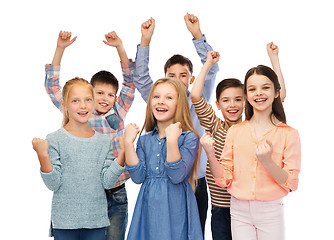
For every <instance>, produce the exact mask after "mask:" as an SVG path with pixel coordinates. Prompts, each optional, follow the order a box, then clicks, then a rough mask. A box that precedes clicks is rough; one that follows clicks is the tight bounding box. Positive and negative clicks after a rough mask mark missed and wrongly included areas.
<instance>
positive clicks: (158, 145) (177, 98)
mask: <svg viewBox="0 0 334 240" xmlns="http://www.w3.org/2000/svg"><path fill="white" fill-rule="evenodd" d="M143 129H145V132H146V133H145V134H142V135H141V136H139V138H138V142H137V150H135V149H134V145H133V142H134V140H135V138H136V136H137V134H138V133H139V128H138V126H137V125H136V124H129V125H127V126H126V128H125V138H124V148H125V158H126V165H127V166H126V168H127V170H128V171H129V173H130V176H131V179H132V180H133V182H135V183H137V184H140V183H142V186H141V189H140V192H139V194H138V198H137V202H136V206H135V210H134V213H133V217H132V222H131V226H130V229H129V233H128V240H132V239H136V240H138V239H143V240H150V239H154V240H155V239H161V240H169V239H170V240H172V239H173V240H175V239H196V240H197V239H203V236H202V230H201V225H200V220H199V215H198V209H197V203H196V199H195V195H194V192H193V189H192V186H193V187H194V179H196V170H197V159H198V158H197V150H198V144H199V143H198V142H199V137H198V134H197V133H196V131H195V130H194V128H193V126H192V121H191V115H190V111H189V103H188V99H187V95H186V89H185V87H184V86H183V84H182V83H181V82H180V81H178V80H174V79H170V78H163V79H159V80H158V81H156V82H155V83H154V85H153V86H152V89H151V91H150V95H149V99H148V103H147V108H146V119H145V123H144V128H143Z"/></svg>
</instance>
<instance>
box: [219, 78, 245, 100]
mask: <svg viewBox="0 0 334 240" xmlns="http://www.w3.org/2000/svg"><path fill="white" fill-rule="evenodd" d="M231 87H235V88H241V89H243V87H244V86H243V85H242V83H241V81H240V80H239V79H236V78H227V79H224V80H222V81H220V83H218V85H217V87H216V100H217V102H219V97H220V95H221V93H222V92H223V91H224V90H225V89H228V88H231Z"/></svg>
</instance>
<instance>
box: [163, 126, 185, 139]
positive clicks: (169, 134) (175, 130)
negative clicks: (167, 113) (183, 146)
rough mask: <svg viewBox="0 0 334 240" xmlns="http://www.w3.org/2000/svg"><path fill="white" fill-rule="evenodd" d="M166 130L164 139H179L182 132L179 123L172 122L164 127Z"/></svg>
mask: <svg viewBox="0 0 334 240" xmlns="http://www.w3.org/2000/svg"><path fill="white" fill-rule="evenodd" d="M165 132H166V139H167V140H177V139H179V137H180V135H181V133H182V128H181V123H180V122H177V123H172V124H170V125H169V126H168V127H166V129H165Z"/></svg>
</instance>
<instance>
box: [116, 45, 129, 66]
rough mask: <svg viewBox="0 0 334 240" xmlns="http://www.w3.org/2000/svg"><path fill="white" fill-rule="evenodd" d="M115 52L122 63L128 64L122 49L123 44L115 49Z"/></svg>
mask: <svg viewBox="0 0 334 240" xmlns="http://www.w3.org/2000/svg"><path fill="white" fill-rule="evenodd" d="M116 50H117V53H118V56H119V58H120V60H121V62H122V63H129V62H130V61H129V58H128V56H127V54H126V51H125V48H124V45H123V44H121V45H119V46H118V47H116Z"/></svg>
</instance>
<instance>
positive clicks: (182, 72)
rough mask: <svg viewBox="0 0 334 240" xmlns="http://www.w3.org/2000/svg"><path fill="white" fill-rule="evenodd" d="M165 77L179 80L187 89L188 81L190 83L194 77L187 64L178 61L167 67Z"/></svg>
mask: <svg viewBox="0 0 334 240" xmlns="http://www.w3.org/2000/svg"><path fill="white" fill-rule="evenodd" d="M166 77H170V78H175V79H178V80H180V81H181V82H182V83H183V85H184V86H185V87H186V89H188V86H189V83H192V82H193V81H194V78H195V77H193V76H192V74H191V72H190V70H189V68H188V66H187V65H181V64H179V63H177V64H174V65H172V66H170V67H169V68H167V71H166Z"/></svg>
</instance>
